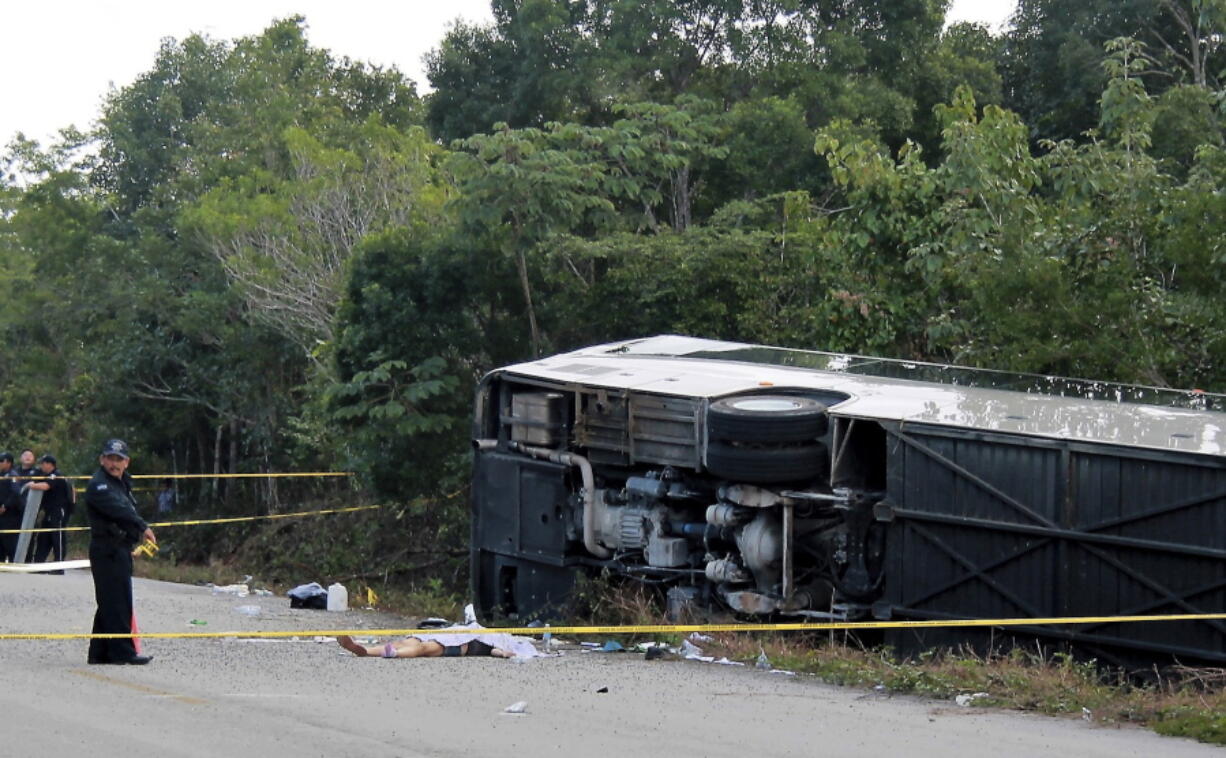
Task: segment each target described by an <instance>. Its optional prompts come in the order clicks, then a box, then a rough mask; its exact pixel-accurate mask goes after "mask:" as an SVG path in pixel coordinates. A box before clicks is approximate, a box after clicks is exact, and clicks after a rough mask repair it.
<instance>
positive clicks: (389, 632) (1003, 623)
mask: <svg viewBox="0 0 1226 758" xmlns="http://www.w3.org/2000/svg"><path fill="white" fill-rule="evenodd" d="M1150 621H1226V613H1184V614H1172V615H1163V616H1068V617H1059V616H1054V617H1048V618H1003V619H942V620H937V621H832V622H820V623H795V624H657V625H642V624H640V625H632V626H551V627H549V628H545V627H537V626H531V627H482V628H479V629H473V628H469V627H451V628H447V629H320V630H299V631H280V632H136V633H132V634H91V633H89V632H79V633H75V632H70V633H64V634H36V633H31V634H0V640H85V639H105V640H112V639H129V638H132V637H140V638H142V639H161V640H175V639H219V638H233V639H286V638H290V637H337V636H341V635H347V636H350V637H413V636H416V635H419V634H432V635H433V634H445V635H446V634H473V633H474V632H477V633H480V634H519V635H537V634H543V633H545V632H549V633H551V634H555V635H558V634H573V635H576V636H582V635H591V634H685V633H690V632H700V633H710V632H825V631H835V630H856V629H925V628H938V629H939V628H955V627H959V628H965V627H998V626H999V627H1008V626H1050V625H1054V624H1104V623H1112V624H1125V623H1140V622H1150Z"/></svg>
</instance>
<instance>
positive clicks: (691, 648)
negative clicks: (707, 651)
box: [681, 640, 715, 663]
mask: <svg viewBox="0 0 1226 758" xmlns="http://www.w3.org/2000/svg"><path fill="white" fill-rule="evenodd" d="M681 657H682V658H685V659H686V660H689V661H702V662H703V663H711V662H713V661H714V660H715V656H713V655H703V654H702V648H700V647H698V646H697V645H695V644H694V643H693V642H690V641H689V640H682V641H681Z"/></svg>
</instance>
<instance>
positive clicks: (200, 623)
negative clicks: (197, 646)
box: [187, 619, 209, 626]
mask: <svg viewBox="0 0 1226 758" xmlns="http://www.w3.org/2000/svg"><path fill="white" fill-rule="evenodd" d="M208 623H209V622H207V621H201V620H200V619H192V620H191V621H188V622H187V625H188V626H207V625H208Z"/></svg>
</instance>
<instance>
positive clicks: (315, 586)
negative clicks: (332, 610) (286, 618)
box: [285, 582, 328, 611]
mask: <svg viewBox="0 0 1226 758" xmlns="http://www.w3.org/2000/svg"><path fill="white" fill-rule="evenodd" d="M285 594H286V595H289V607H290V608H314V609H316V610H320V611H323V610H327V608H328V591H327V590H325V589H324V588H323V587H321V586H320V584H319V582H311V583H310V584H300V585H298V586H297V587H295V588H293V589H292V590H290V591H289V592H287V593H285Z"/></svg>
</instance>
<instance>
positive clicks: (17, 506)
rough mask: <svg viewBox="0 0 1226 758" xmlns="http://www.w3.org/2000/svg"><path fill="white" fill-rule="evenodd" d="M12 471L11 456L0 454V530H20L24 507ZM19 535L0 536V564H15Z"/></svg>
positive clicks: (9, 454)
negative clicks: (5, 562)
mask: <svg viewBox="0 0 1226 758" xmlns="http://www.w3.org/2000/svg"><path fill="white" fill-rule="evenodd" d="M20 486H21V485H19V484H18V483H17V479H16V475H15V473H14V471H13V454H12V453H0V530H9V529H20V528H21V514H22V512H23V511H24V506H23V505H22V500H21V490H20ZM19 536H21V535H19V534H0V563H2V562H4V561H9V562H12V563H17V562H18V561H17V538H18V537H19Z"/></svg>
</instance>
